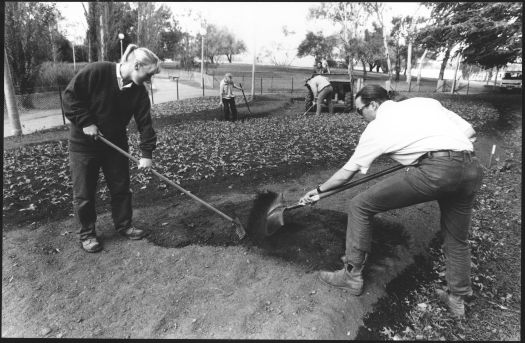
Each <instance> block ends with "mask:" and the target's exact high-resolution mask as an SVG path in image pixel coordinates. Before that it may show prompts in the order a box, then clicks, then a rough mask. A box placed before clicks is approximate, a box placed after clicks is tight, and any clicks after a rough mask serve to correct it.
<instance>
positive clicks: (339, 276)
mask: <svg viewBox="0 0 525 343" xmlns="http://www.w3.org/2000/svg"><path fill="white" fill-rule="evenodd" d="M343 263H344V268H343V269H341V270H338V271H335V272H327V271H321V272H320V273H319V279H320V280H321V281H323V282H324V283H326V284H328V285H330V286H334V287H337V288H343V289H347V290H348V291H350V294H352V295H361V293H363V275H362V271H363V268H364V262H363V264H362V265H360V266H353V265H351V264H350V263H348V262H346V260H345V258H344V257H343Z"/></svg>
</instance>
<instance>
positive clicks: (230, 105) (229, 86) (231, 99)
mask: <svg viewBox="0 0 525 343" xmlns="http://www.w3.org/2000/svg"><path fill="white" fill-rule="evenodd" d="M233 88H236V89H241V88H240V87H237V86H236V85H235V84H234V83H233V77H232V74H230V73H226V74H225V75H224V79H222V80H221V83H220V84H219V97H220V98H219V104H220V105H221V106H223V110H224V119H225V120H230V121H236V120H237V107H236V106H235V96H234V95H233Z"/></svg>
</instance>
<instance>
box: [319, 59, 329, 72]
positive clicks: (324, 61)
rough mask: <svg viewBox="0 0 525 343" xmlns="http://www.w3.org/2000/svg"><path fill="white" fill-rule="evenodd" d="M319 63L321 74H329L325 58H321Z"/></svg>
mask: <svg viewBox="0 0 525 343" xmlns="http://www.w3.org/2000/svg"><path fill="white" fill-rule="evenodd" d="M321 65H322V66H323V74H330V67H329V66H328V61H327V60H326V58H323V60H322V61H321Z"/></svg>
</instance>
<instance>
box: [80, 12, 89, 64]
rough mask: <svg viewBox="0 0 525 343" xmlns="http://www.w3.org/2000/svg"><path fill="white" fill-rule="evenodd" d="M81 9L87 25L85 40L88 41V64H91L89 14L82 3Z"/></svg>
mask: <svg viewBox="0 0 525 343" xmlns="http://www.w3.org/2000/svg"><path fill="white" fill-rule="evenodd" d="M81 4H82V8H83V9H84V16H85V17H86V21H87V23H88V31H87V40H88V62H89V63H91V33H90V19H89V12H88V11H87V10H86V6H84V3H83V2H81Z"/></svg>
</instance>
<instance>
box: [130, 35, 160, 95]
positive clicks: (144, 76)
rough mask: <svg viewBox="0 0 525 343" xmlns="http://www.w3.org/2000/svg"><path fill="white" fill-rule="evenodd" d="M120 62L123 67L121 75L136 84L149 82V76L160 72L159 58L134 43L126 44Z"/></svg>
mask: <svg viewBox="0 0 525 343" xmlns="http://www.w3.org/2000/svg"><path fill="white" fill-rule="evenodd" d="M121 63H122V65H123V68H124V70H123V75H122V77H123V78H124V79H127V80H131V81H133V83H135V84H137V85H142V84H143V83H144V82H150V81H151V77H152V76H153V75H155V74H158V73H159V72H160V59H159V58H158V57H157V55H155V54H154V53H153V52H151V51H150V50H149V49H146V48H139V47H138V46H137V45H135V44H130V45H128V47H127V48H126V51H125V52H124V54H123V55H122V60H121ZM124 74H125V75H124Z"/></svg>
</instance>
